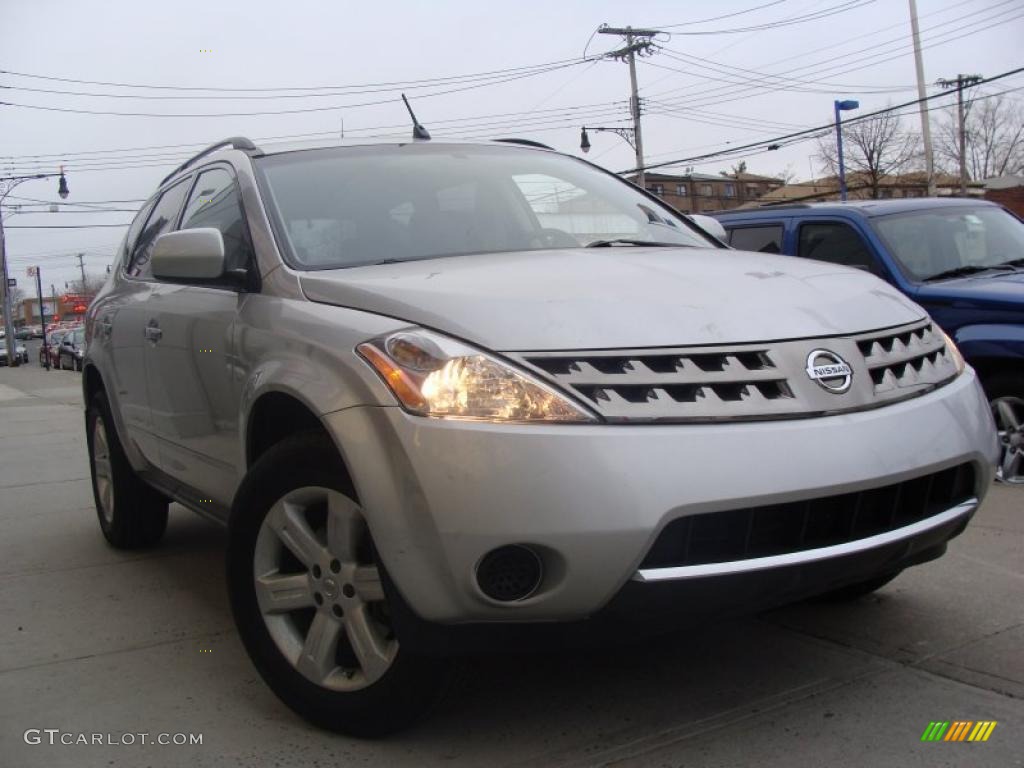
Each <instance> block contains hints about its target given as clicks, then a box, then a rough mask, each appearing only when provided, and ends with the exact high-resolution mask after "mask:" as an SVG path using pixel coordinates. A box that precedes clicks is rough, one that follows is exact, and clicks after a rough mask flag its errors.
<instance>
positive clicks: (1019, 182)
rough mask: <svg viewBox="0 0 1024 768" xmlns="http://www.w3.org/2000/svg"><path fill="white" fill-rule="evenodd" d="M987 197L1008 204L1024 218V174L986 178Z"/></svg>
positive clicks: (994, 201)
mask: <svg viewBox="0 0 1024 768" xmlns="http://www.w3.org/2000/svg"><path fill="white" fill-rule="evenodd" d="M984 183H985V199H986V200H991V201H992V202H993V203H999V204H1000V205H1003V206H1006V207H1007V208H1009V209H1010V210H1011V211H1013V212H1014V213H1016V214H1017V215H1018V216H1020V217H1021V218H1024V176H996V177H994V178H991V179H985V182H984Z"/></svg>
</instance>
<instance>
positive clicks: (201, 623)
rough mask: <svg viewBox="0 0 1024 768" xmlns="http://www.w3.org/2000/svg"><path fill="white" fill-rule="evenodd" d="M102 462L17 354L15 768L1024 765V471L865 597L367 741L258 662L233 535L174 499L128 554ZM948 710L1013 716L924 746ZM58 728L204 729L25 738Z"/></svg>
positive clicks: (0, 520)
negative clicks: (281, 698) (181, 740)
mask: <svg viewBox="0 0 1024 768" xmlns="http://www.w3.org/2000/svg"><path fill="white" fill-rule="evenodd" d="M88 477H89V470H88V464H87V457H86V449H85V436H84V430H83V419H82V406H81V391H80V374H77V373H73V372H70V371H51V372H45V371H43V370H41V369H39V368H38V367H36V366H34V365H33V366H29V367H26V368H17V369H8V368H0V616H2V617H3V621H2V622H0V765H3V766H11V767H12V768H21V767H22V766H45V767H46V768H56V767H57V766H75V767H76V768H77V767H79V766H110V765H113V766H121V765H124V766H144V765H150V766H157V767H161V766H223V765H232V766H234V765H244V766H300V765H302V766H309V765H325V766H326V765H339V766H340V765H353V764H359V765H388V766H410V767H411V766H417V767H418V766H442V765H443V766H496V765H506V766H548V765H557V766H590V765H622V766H681V765H687V766H691V765H695V766H744V765H757V766H780V767H781V766H786V767H787V768H788V767H791V766H826V765H827V766H890V765H891V766H900V767H901V768H902V767H908V768H909V767H910V766H921V767H922V768H923V767H925V766H927V767H928V768H931V767H932V766H939V765H943V766H945V765H950V766H961V765H962V766H1024V700H1022V699H1024V653H1022V649H1024V488H1018V489H1010V488H1003V487H996V488H994V489H993V492H992V494H991V495H990V497H989V499H988V501H987V502H986V504H985V506H984V508H983V509H982V510H981V511H980V512H979V513H978V515H977V516H976V517H975V519H974V521H973V523H972V524H971V526H970V527H969V528H968V530H967V532H966V533H964V534H963V535H962V536H961V537H960V538H958V539H956V540H955V541H954V542H953V543H952V544H951V546H950V552H949V553H948V554H947V555H946V556H945V557H943V558H942V559H940V560H938V561H936V562H934V563H930V564H927V565H924V566H922V567H920V568H914V569H911V570H909V571H907V572H906V573H905V574H903V575H902V576H901V577H900V578H898V579H897V580H896V581H894V582H893V583H891V584H890V585H888V586H887V587H885V588H884V589H882V590H881V591H880V592H879V593H877V594H876V595H873V596H871V597H868V598H864V599H862V600H860V601H859V602H857V603H853V604H849V605H841V606H836V605H811V604H805V605H797V606H793V607H790V608H786V609H783V610H778V611H773V612H771V613H768V614H764V615H761V616H758V617H754V618H750V619H745V620H741V621H733V622H728V623H723V624H719V625H716V626H713V627H694V629H693V631H692V633H688V634H685V635H681V636H680V635H676V636H672V637H667V638H661V639H658V640H657V641H655V642H652V643H648V644H645V645H643V646H639V647H634V648H615V649H610V650H607V651H600V652H598V651H591V652H586V653H577V652H568V651H560V650H557V649H554V650H552V652H551V653H549V654H544V655H525V656H515V657H508V656H505V657H498V658H488V659H474V660H471V661H468V662H467V663H466V665H465V670H464V674H463V675H462V678H461V680H460V682H459V683H458V685H457V686H456V688H455V690H453V691H452V693H451V695H449V697H448V698H447V699H446V701H445V702H444V703H443V704H442V706H441V708H440V709H439V711H438V712H436V713H435V714H434V715H433V717H431V718H430V719H428V720H427V721H425V722H424V723H423V724H422V725H420V726H419V727H417V728H416V729H414V730H412V731H409V732H407V733H403V734H400V735H398V736H396V737H392V738H390V739H388V740H385V741H375V742H368V741H355V740H351V739H346V738H342V737H338V736H334V735H331V734H327V733H324V732H321V731H318V730H315V729H313V728H311V727H309V726H307V725H306V724H305V723H303V722H302V721H301V720H299V719H298V718H297V717H296V716H294V715H293V714H292V713H291V712H290V711H289V710H288V709H286V708H285V707H284V706H283V705H282V704H280V703H279V702H278V700H277V699H276V698H275V697H274V696H273V695H272V694H271V693H270V691H269V690H268V689H267V688H266V686H264V684H263V683H262V681H261V680H260V679H259V678H258V676H257V674H256V672H255V670H254V669H253V667H252V665H251V664H250V663H249V660H248V658H247V657H246V656H245V653H244V651H243V649H242V646H241V644H240V642H239V640H238V637H237V635H236V634H235V631H234V628H233V624H232V620H231V612H230V609H229V606H228V603H227V597H226V593H225V587H224V579H223V565H224V563H223V547H224V541H225V537H224V533H223V531H221V530H220V529H219V528H217V527H216V526H214V525H212V524H210V523H207V522H205V521H203V520H201V519H199V518H197V517H195V516H193V515H191V514H190V513H188V512H186V511H184V510H183V509H181V508H180V507H178V506H176V505H175V506H173V507H172V513H171V521H170V526H169V529H168V533H167V537H166V539H165V541H164V543H163V545H162V546H161V547H160V548H158V549H157V550H155V551H152V552H146V553H120V552H117V551H115V550H112V549H110V548H109V547H107V545H106V544H105V542H104V540H103V538H102V536H101V535H100V531H99V527H98V524H97V522H96V519H95V511H94V509H93V502H92V495H91V490H90V484H89V480H88ZM933 720H974V721H977V720H996V721H998V726H997V727H996V728H995V730H994V731H993V733H992V736H991V738H990V739H989V741H988V742H986V743H980V744H972V743H944V742H940V743H922V742H921V741H920V738H921V734H922V732H923V731H924V730H925V727H926V726H927V725H928V723H929V722H930V721H933ZM47 728H50V729H60V731H61V732H64V733H70V734H76V735H77V734H78V733H80V732H84V733H87V734H91V733H94V732H96V733H103V734H106V733H111V734H113V735H114V737H115V738H116V737H120V735H121V734H139V733H142V732H146V733H149V734H150V738H152V739H155V738H156V736H157V734H160V733H168V734H174V733H179V732H183V733H194V734H197V733H201V734H202V737H203V742H202V744H201V745H194V746H174V745H156V744H150V745H142V744H140V743H139V737H137V736H136V737H135V741H136V743H135V744H131V745H99V744H96V745H87V746H86V745H77V746H75V745H71V746H65V745H60V744H56V745H53V746H50V745H48V744H47V743H46V742H45V739H46V738H47V737H46V735H45V734H43V739H44V743H43V744H39V745H33V744H26V742H25V739H24V733H25V731H26V730H27V729H47ZM125 740H126V739H125Z"/></svg>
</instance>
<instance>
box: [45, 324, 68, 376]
mask: <svg viewBox="0 0 1024 768" xmlns="http://www.w3.org/2000/svg"><path fill="white" fill-rule="evenodd" d="M65 333H67V331H66V330H64V329H63V328H57V327H54V328H53V330H49V331H47V332H46V343H45V344H42V345H40V347H39V365H40V366H45V365H46V360H47V359H49V361H50V367H51V368H56V367H57V364H58V362H59V361H60V359H59V355H58V354H57V353H58V350H59V349H60V340H61V339H62V338H63V337H64V334H65Z"/></svg>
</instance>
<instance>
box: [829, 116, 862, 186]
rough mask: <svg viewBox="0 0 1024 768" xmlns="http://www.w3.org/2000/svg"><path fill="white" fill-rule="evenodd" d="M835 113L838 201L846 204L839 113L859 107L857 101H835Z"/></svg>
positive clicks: (840, 118) (841, 123) (844, 168)
mask: <svg viewBox="0 0 1024 768" xmlns="http://www.w3.org/2000/svg"><path fill="white" fill-rule="evenodd" d="M833 104H834V105H835V111H836V149H837V151H838V153H839V199H840V200H842V201H843V202H846V165H845V164H844V163H843V122H842V116H841V115H840V114H839V113H840V112H846V111H848V110H851V109H857V108H858V107H860V102H859V101H854V100H853V99H847V100H846V101H838V100H837V101H835V102H833Z"/></svg>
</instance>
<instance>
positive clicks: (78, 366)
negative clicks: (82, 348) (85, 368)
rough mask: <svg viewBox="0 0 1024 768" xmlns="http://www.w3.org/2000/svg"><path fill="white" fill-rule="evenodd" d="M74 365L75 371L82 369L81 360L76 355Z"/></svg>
mask: <svg viewBox="0 0 1024 768" xmlns="http://www.w3.org/2000/svg"><path fill="white" fill-rule="evenodd" d="M74 365H75V370H76V371H81V370H82V361H81V360H79V359H78V358H77V357H76V358H75V360H74Z"/></svg>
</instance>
